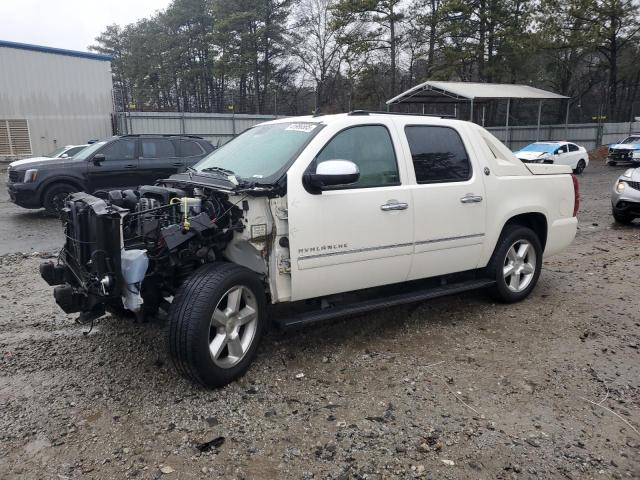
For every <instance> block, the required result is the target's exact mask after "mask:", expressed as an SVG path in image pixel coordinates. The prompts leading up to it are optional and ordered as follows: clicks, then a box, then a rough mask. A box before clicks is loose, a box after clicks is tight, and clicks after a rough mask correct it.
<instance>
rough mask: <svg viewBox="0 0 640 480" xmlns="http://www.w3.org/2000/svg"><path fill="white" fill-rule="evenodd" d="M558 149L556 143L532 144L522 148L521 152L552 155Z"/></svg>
mask: <svg viewBox="0 0 640 480" xmlns="http://www.w3.org/2000/svg"><path fill="white" fill-rule="evenodd" d="M558 147H560V145H558V144H557V143H532V144H531V145H527V146H526V147H524V148H523V149H522V150H520V151H521V152H544V153H553V152H555V151H556V149H557V148H558Z"/></svg>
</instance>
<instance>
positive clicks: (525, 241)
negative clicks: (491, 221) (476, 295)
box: [487, 225, 542, 303]
mask: <svg viewBox="0 0 640 480" xmlns="http://www.w3.org/2000/svg"><path fill="white" fill-rule="evenodd" d="M541 269H542V246H541V245H540V239H539V238H538V236H537V235H536V233H535V232H534V231H533V230H531V229H530V228H527V227H523V226H521V225H507V226H506V227H505V228H504V230H503V231H502V234H501V235H500V239H499V240H498V245H497V246H496V249H495V251H494V253H493V256H492V257H491V261H490V262H489V265H488V267H487V270H488V272H487V273H488V274H489V275H490V276H491V277H492V278H495V280H496V284H495V286H494V287H493V288H492V290H491V294H492V296H493V297H494V298H495V299H496V300H499V301H501V302H505V303H512V302H518V301H520V300H523V299H524V298H526V297H527V296H528V295H529V294H530V293H531V291H532V290H533V288H534V287H535V286H536V283H537V282H538V278H539V277H540V270H541Z"/></svg>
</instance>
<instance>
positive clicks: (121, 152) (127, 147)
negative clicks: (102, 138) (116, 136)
mask: <svg viewBox="0 0 640 480" xmlns="http://www.w3.org/2000/svg"><path fill="white" fill-rule="evenodd" d="M99 153H101V154H103V155H104V158H105V160H106V161H110V160H133V159H134V158H135V156H136V141H135V140H129V139H127V140H116V141H115V142H113V143H110V144H108V145H107V146H105V147H104V148H103V149H102V150H100V152H99Z"/></svg>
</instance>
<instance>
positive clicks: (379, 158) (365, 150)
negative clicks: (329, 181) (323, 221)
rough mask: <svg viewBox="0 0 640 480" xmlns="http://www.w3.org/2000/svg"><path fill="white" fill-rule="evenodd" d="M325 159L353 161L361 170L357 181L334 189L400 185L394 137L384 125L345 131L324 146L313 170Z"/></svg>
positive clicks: (353, 128)
mask: <svg viewBox="0 0 640 480" xmlns="http://www.w3.org/2000/svg"><path fill="white" fill-rule="evenodd" d="M325 160H350V161H352V162H353V163H355V164H356V165H357V166H358V169H359V170H360V178H359V179H358V181H357V182H355V183H352V184H349V185H345V186H340V187H334V188H333V189H336V188H337V189H346V188H371V187H387V186H391V185H400V174H399V173H398V163H397V161H396V155H395V151H394V149H393V143H392V141H391V136H390V135H389V131H388V130H387V128H386V127H383V126H382V125H364V126H361V127H351V128H347V129H346V130H343V131H341V132H340V133H338V134H337V135H336V136H335V137H333V138H332V139H331V140H330V141H329V143H327V144H326V145H325V146H324V148H323V149H322V151H321V152H320V154H319V155H318V156H317V157H316V159H315V160H314V162H313V164H312V168H313V169H315V166H316V165H317V164H318V163H320V162H324V161H325Z"/></svg>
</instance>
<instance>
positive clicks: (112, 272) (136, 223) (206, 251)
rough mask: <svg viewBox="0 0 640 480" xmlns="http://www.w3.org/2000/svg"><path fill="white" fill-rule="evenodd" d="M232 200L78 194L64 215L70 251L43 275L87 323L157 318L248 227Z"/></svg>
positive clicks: (193, 194)
mask: <svg viewBox="0 0 640 480" xmlns="http://www.w3.org/2000/svg"><path fill="white" fill-rule="evenodd" d="M229 196H230V192H224V191H220V190H218V189H215V188H207V187H203V186H193V185H191V186H190V185H180V188H173V187H167V186H143V187H140V188H138V189H137V190H124V191H121V190H112V191H109V192H100V193H96V194H94V195H90V194H87V193H75V194H72V195H71V196H70V197H69V198H68V199H67V202H66V207H65V208H64V209H63V210H62V212H61V218H62V221H63V223H64V231H65V236H66V241H65V245H64V248H63V249H62V251H61V252H60V255H59V257H58V262H57V263H54V262H45V263H43V264H42V265H41V266H40V274H41V276H42V278H43V279H44V280H45V281H46V282H47V283H48V284H49V285H52V286H55V289H54V297H55V300H56V302H57V304H58V305H59V306H60V307H61V308H62V309H63V310H64V311H65V312H66V313H74V312H80V321H82V322H86V321H90V320H92V319H94V318H97V317H99V316H101V315H103V314H104V313H105V312H106V310H114V311H122V310H123V309H125V310H128V311H131V312H133V313H135V314H136V315H137V316H138V317H142V316H143V315H144V314H153V313H155V312H156V310H157V309H158V308H159V307H160V306H161V304H162V303H163V302H164V299H165V298H169V297H172V296H174V295H175V293H176V291H177V289H178V288H179V287H180V285H181V284H182V283H183V282H184V281H185V280H186V278H187V277H189V276H190V275H191V273H192V272H193V271H194V270H196V269H197V268H199V267H200V266H202V265H204V264H205V263H210V262H213V261H216V260H222V259H223V258H224V253H223V252H224V250H225V248H227V245H228V244H229V243H230V242H231V241H232V240H233V238H234V234H235V233H236V232H241V231H242V230H243V229H244V228H245V226H244V225H243V222H242V214H243V212H242V209H241V208H240V207H238V206H237V205H236V204H234V203H232V202H231V201H230V200H229Z"/></svg>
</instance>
